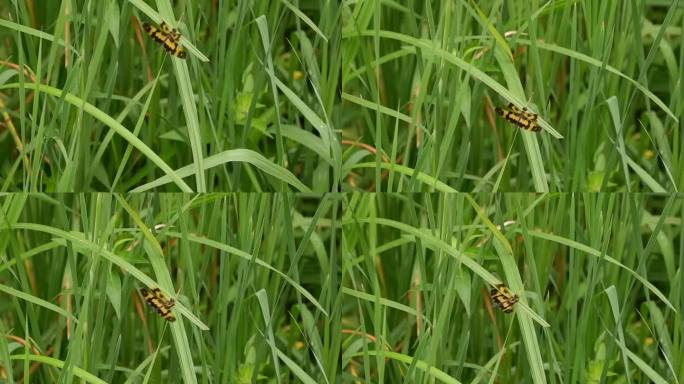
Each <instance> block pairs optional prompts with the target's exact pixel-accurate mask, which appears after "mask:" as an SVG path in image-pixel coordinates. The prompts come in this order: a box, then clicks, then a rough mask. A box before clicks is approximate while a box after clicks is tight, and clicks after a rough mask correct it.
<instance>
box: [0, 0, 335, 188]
mask: <svg viewBox="0 0 684 384" xmlns="http://www.w3.org/2000/svg"><path fill="white" fill-rule="evenodd" d="M73 7H76V8H75V9H74V8H73ZM339 12H340V10H339V4H338V3H337V2H336V1H311V0H295V1H266V0H263V1H248V2H244V1H232V0H231V1H202V2H193V1H189V2H176V6H175V7H173V6H172V4H171V1H170V0H158V1H155V2H151V3H148V2H144V1H142V0H129V1H123V2H119V1H107V2H104V3H103V2H99V1H96V2H93V1H86V2H77V3H74V2H71V1H50V2H36V1H34V0H28V1H22V2H17V3H16V5H15V3H13V2H4V3H3V4H2V5H0V42H1V43H0V57H2V61H1V62H0V93H1V94H2V97H1V98H0V100H1V101H0V113H2V128H1V129H0V146H1V147H2V148H3V150H2V151H0V190H3V191H22V190H23V191H61V192H65V191H128V190H132V189H137V190H138V191H146V190H151V189H156V190H161V191H166V190H170V191H186V192H188V191H198V192H205V191H256V192H260V191H287V190H294V191H300V192H308V191H311V190H316V191H330V190H337V185H338V182H337V180H339V178H340V174H339V172H340V169H341V158H340V151H339V142H338V139H337V135H336V134H335V133H334V132H335V128H334V127H335V125H336V120H337V119H338V118H339V111H338V108H339V106H338V103H336V99H337V98H339V92H338V88H339V72H340V70H339V67H340V63H341V59H340V46H339V41H340V35H339V33H340V22H339V18H340V16H339ZM162 21H165V22H166V23H167V24H169V25H171V26H173V27H178V29H179V31H180V32H181V34H182V38H181V40H180V43H181V44H182V45H183V46H184V49H185V50H186V52H187V58H186V59H185V60H181V59H177V58H174V57H173V56H170V55H169V54H168V53H167V52H166V51H165V50H164V49H163V48H162V47H161V46H160V45H159V44H157V43H156V42H155V41H153V40H152V39H150V38H149V37H148V36H147V35H146V34H145V32H144V31H143V30H142V27H141V23H142V22H149V23H151V24H153V25H159V24H160V23H161V22H162Z"/></svg>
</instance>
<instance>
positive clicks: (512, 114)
mask: <svg viewBox="0 0 684 384" xmlns="http://www.w3.org/2000/svg"><path fill="white" fill-rule="evenodd" d="M494 110H495V111H496V113H497V114H498V115H499V116H501V117H503V118H504V119H506V120H508V121H510V122H511V123H513V124H515V125H517V126H518V127H520V128H522V129H524V130H526V131H530V132H539V131H541V127H540V126H539V124H537V116H538V115H537V114H536V113H532V112H528V111H527V108H523V109H520V108H518V107H516V106H515V105H513V103H508V106H507V107H505V108H500V107H496V108H495V109H494Z"/></svg>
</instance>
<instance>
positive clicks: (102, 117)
mask: <svg viewBox="0 0 684 384" xmlns="http://www.w3.org/2000/svg"><path fill="white" fill-rule="evenodd" d="M35 84H37V85H36V88H37V89H38V90H39V91H40V92H43V93H46V94H48V95H52V96H55V97H62V98H63V100H64V101H66V102H68V103H69V104H72V105H74V106H76V107H81V108H83V111H84V112H86V113H88V114H90V115H91V116H93V117H94V118H95V119H97V120H99V121H100V122H102V123H103V124H104V125H106V126H107V127H109V128H111V129H112V130H114V131H115V132H116V133H118V134H119V136H121V137H123V138H124V140H126V141H128V142H129V143H130V144H131V145H132V146H133V147H135V148H136V149H137V150H139V151H140V152H141V153H142V154H143V155H145V156H146V157H147V158H149V159H150V160H151V161H152V162H153V163H154V164H155V165H157V166H158V167H159V168H160V169H161V170H162V171H163V172H164V173H165V174H166V175H167V176H168V177H169V181H173V183H174V184H176V185H177V186H178V188H180V189H181V191H183V192H192V188H190V187H189V186H188V185H187V184H186V183H185V182H184V181H183V180H182V179H181V178H180V177H179V176H178V175H177V174H176V173H175V172H174V171H173V169H171V167H169V165H168V164H166V163H165V162H164V160H162V159H161V158H160V157H159V156H158V155H157V154H156V153H155V152H154V151H153V150H152V149H150V147H148V146H147V145H145V143H143V142H142V141H141V140H140V139H138V138H137V137H135V136H134V135H133V134H132V133H131V132H130V131H128V130H127V129H126V127H124V126H123V125H121V124H120V123H119V122H117V121H116V120H114V119H113V118H112V117H110V116H109V115H107V114H106V113H105V112H104V111H102V110H100V109H99V108H97V107H96V106H94V105H92V104H90V103H88V102H86V101H84V100H82V99H81V98H79V97H77V96H76V95H73V94H71V93H68V92H63V91H62V90H61V89H58V88H55V87H51V86H49V85H44V84H38V83H35ZM8 88H19V83H13V84H5V85H3V86H0V89H8Z"/></svg>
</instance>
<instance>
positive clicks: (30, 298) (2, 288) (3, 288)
mask: <svg viewBox="0 0 684 384" xmlns="http://www.w3.org/2000/svg"><path fill="white" fill-rule="evenodd" d="M0 292H5V293H6V294H8V295H12V296H14V297H17V298H19V299H22V300H25V301H27V302H29V303H32V304H35V305H38V306H40V307H43V308H46V309H49V310H50V311H53V312H57V313H59V314H60V315H62V316H64V317H65V318H66V319H69V320H72V321H78V320H77V319H76V318H74V317H73V315H72V314H71V313H69V312H67V311H66V310H64V309H63V308H61V307H60V306H58V305H55V304H52V303H51V302H49V301H45V300H43V299H41V298H39V297H36V296H33V295H30V294H28V293H24V292H22V291H17V290H16V289H14V288H12V287H8V286H6V285H2V284H0Z"/></svg>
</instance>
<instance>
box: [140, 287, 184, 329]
mask: <svg viewBox="0 0 684 384" xmlns="http://www.w3.org/2000/svg"><path fill="white" fill-rule="evenodd" d="M140 294H141V295H142V297H143V299H145V301H146V302H147V304H149V305H150V307H152V308H154V310H155V311H156V312H157V313H158V314H159V316H161V317H163V318H164V319H165V320H168V321H171V322H173V321H176V317H175V316H174V315H173V313H172V312H171V308H173V306H174V305H175V304H176V302H175V301H174V300H173V299H169V298H167V297H166V296H165V295H164V294H163V293H162V292H161V290H159V288H153V289H147V288H140Z"/></svg>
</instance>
